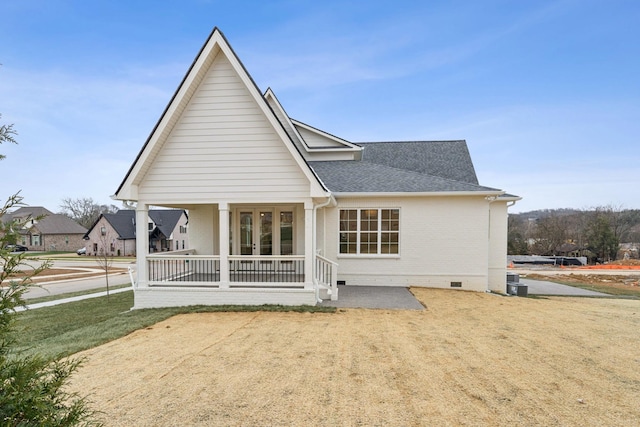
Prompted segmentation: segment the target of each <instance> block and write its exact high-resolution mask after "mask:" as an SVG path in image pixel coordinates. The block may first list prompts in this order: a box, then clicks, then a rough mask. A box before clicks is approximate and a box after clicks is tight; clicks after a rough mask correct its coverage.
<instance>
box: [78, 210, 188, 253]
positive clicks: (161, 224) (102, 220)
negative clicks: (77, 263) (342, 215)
mask: <svg viewBox="0 0 640 427" xmlns="http://www.w3.org/2000/svg"><path fill="white" fill-rule="evenodd" d="M187 223H188V217H187V213H186V212H185V211H184V210H183V209H154V210H150V211H149V215H148V216H147V218H146V220H145V221H144V222H143V224H142V225H143V227H144V230H145V231H146V233H145V235H146V241H147V242H148V243H149V246H148V247H147V250H146V251H145V253H147V252H166V251H173V250H181V249H188V248H189V236H188V233H187ZM84 239H85V243H84V246H85V247H86V248H87V252H86V253H87V255H90V256H97V255H103V254H105V253H106V254H107V255H109V256H135V255H136V215H135V211H132V210H119V211H118V212H117V213H105V214H102V215H100V217H99V218H98V219H97V221H96V222H95V223H94V224H93V225H92V226H91V228H90V229H89V231H87V233H86V234H85V235H84Z"/></svg>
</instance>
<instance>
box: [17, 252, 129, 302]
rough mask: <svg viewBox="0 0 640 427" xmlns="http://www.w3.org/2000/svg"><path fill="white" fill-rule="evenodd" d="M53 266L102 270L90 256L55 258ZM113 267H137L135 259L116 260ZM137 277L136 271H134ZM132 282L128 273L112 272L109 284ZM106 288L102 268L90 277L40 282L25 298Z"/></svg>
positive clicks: (116, 284)
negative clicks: (127, 260)
mask: <svg viewBox="0 0 640 427" xmlns="http://www.w3.org/2000/svg"><path fill="white" fill-rule="evenodd" d="M53 267H59V268H65V267H83V268H95V269H96V270H100V268H99V267H98V265H97V263H96V262H95V261H93V260H91V259H90V258H89V259H87V258H78V259H72V260H68V261H67V260H57V259H56V260H53ZM111 267H113V268H123V269H127V268H128V267H132V268H134V269H135V259H134V260H132V261H129V262H114V263H113V264H112V266H111ZM134 278H135V273H134ZM129 283H131V279H130V277H129V274H128V273H119V274H110V275H109V286H110V287H112V286H119V285H126V284H129ZM92 289H96V290H101V291H102V290H106V281H105V276H104V271H102V270H100V272H99V273H98V275H96V276H95V277H89V278H78V279H68V280H60V281H50V282H43V283H40V284H39V285H38V286H37V287H33V288H31V289H30V290H29V291H28V292H27V293H26V295H25V298H27V299H31V298H40V297H46V296H51V295H59V294H66V293H71V292H80V291H86V290H92Z"/></svg>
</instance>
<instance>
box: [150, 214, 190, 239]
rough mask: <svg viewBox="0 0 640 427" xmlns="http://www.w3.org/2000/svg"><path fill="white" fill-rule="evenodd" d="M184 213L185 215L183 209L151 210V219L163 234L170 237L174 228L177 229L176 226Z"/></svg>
mask: <svg viewBox="0 0 640 427" xmlns="http://www.w3.org/2000/svg"><path fill="white" fill-rule="evenodd" d="M183 213H185V211H183V210H181V209H180V210H178V209H158V210H150V211H149V217H150V218H151V219H152V220H153V222H154V223H155V224H156V227H157V228H158V229H159V230H160V231H161V232H162V234H164V235H165V236H167V237H169V236H171V233H173V230H174V228H176V224H178V221H180V218H181V217H182V214H183ZM185 215H186V213H185Z"/></svg>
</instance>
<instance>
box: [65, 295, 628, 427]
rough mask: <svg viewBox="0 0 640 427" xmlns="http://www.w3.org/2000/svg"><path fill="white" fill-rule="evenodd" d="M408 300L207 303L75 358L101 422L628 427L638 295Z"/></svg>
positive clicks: (79, 383)
mask: <svg viewBox="0 0 640 427" xmlns="http://www.w3.org/2000/svg"><path fill="white" fill-rule="evenodd" d="M413 291H414V292H415V294H416V295H417V297H418V298H419V299H420V300H421V301H423V302H424V304H425V305H426V306H427V307H428V309H427V310H425V311H423V312H418V311H388V310H361V309H349V310H340V311H339V312H338V313H336V314H317V313H316V314H300V313H263V312H259V313H205V314H189V315H180V316H176V317H173V318H171V319H169V320H166V321H164V322H161V323H158V324H156V325H155V326H154V327H153V328H148V329H145V330H140V331H137V332H135V333H133V334H131V335H129V336H127V337H125V338H122V339H119V340H117V341H114V342H111V343H109V344H106V345H103V346H100V347H98V348H95V349H92V350H89V351H86V352H84V353H82V354H83V355H84V356H86V357H87V362H86V364H85V366H84V367H83V368H82V369H81V370H80V371H79V372H78V373H77V374H76V375H75V377H74V388H75V389H76V390H79V391H81V392H82V393H88V394H90V398H91V399H92V400H93V401H94V404H95V408H96V409H98V410H101V411H104V420H105V422H106V424H107V425H110V426H131V425H136V426H163V425H166V426H176V425H216V426H247V425H274V426H276V425H318V426H335V425H340V426H344V425H347V426H359V425H362V426H376V425H379V426H389V425H397V426H421V425H425V426H426V425H429V426H431V425H438V426H446V425H479V426H485V425H504V426H512V425H541V426H553V425H563V426H564V425H580V426H582V425H607V426H615V425H619V426H628V425H635V424H637V422H638V419H640V353H639V352H638V348H639V344H640V343H639V337H640V335H639V332H638V331H640V304H639V303H638V301H633V300H619V299H614V300H612V299H591V298H589V299H586V298H548V299H524V298H509V297H501V296H496V295H488V294H479V293H470V292H455V291H446V290H434V289H413Z"/></svg>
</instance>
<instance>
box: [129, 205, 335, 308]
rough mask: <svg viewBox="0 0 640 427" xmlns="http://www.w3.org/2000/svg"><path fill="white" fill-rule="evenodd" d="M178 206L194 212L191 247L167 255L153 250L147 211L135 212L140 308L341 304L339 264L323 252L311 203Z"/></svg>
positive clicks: (137, 304)
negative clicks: (325, 256)
mask: <svg viewBox="0 0 640 427" xmlns="http://www.w3.org/2000/svg"><path fill="white" fill-rule="evenodd" d="M172 207H180V208H182V209H186V210H188V212H189V223H188V233H189V242H190V246H191V247H190V248H188V249H185V250H180V251H172V252H164V253H149V252H148V250H146V248H148V247H149V246H148V242H145V241H144V240H145V239H146V238H147V237H146V236H147V235H148V233H146V227H147V220H146V217H147V211H148V207H147V205H141V204H138V206H137V208H136V218H137V222H136V230H137V233H136V234H137V235H138V236H143V238H142V239H138V240H137V245H138V254H139V256H138V278H137V282H136V285H135V290H136V302H135V308H147V307H162V306H176V305H194V304H252V305H256V304H283V305H305V304H306V305H315V304H317V303H318V302H320V301H322V300H325V299H331V300H337V298H338V288H337V274H338V265H337V263H335V262H333V261H331V260H329V259H327V258H324V257H322V256H321V255H319V254H318V250H317V245H316V226H315V221H316V213H317V212H316V210H317V208H318V207H319V206H318V205H314V203H313V202H312V201H309V202H304V203H224V202H221V203H216V204H206V205H189V206H172ZM140 254H144V256H140Z"/></svg>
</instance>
